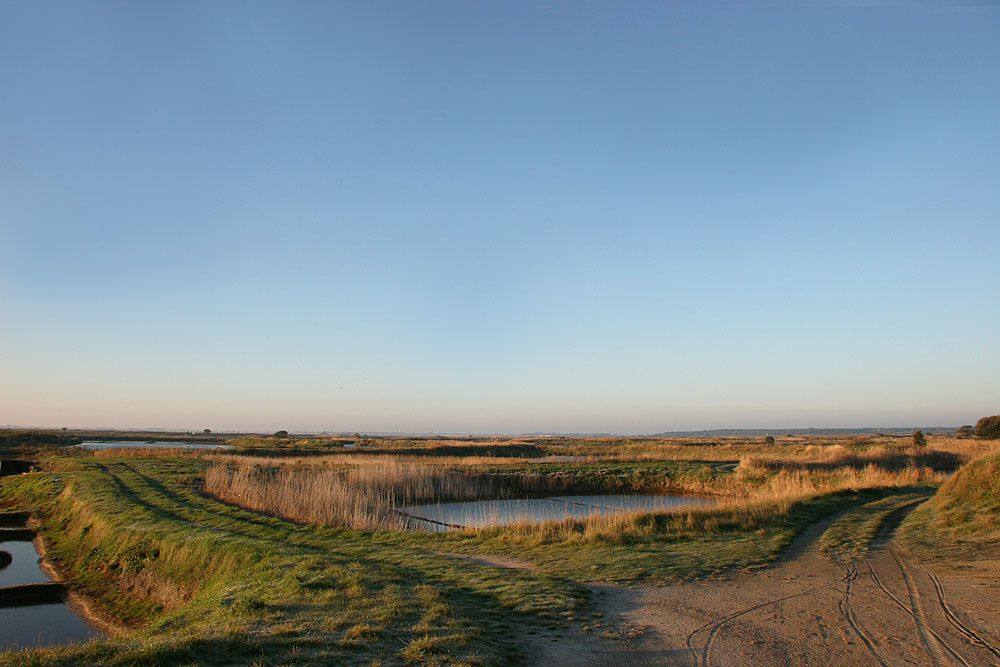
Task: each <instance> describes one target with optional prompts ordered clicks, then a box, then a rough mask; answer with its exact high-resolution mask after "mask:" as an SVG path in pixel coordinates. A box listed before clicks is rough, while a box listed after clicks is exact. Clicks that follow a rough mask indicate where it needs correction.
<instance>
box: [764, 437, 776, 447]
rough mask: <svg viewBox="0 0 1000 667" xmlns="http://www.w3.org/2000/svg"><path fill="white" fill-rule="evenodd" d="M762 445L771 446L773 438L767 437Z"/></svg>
mask: <svg viewBox="0 0 1000 667" xmlns="http://www.w3.org/2000/svg"><path fill="white" fill-rule="evenodd" d="M764 444H765V445H773V444H774V436H773V435H769V436H767V437H766V438H764Z"/></svg>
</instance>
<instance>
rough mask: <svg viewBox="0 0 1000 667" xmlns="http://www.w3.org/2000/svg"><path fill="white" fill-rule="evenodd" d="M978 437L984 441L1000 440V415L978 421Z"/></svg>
mask: <svg viewBox="0 0 1000 667" xmlns="http://www.w3.org/2000/svg"><path fill="white" fill-rule="evenodd" d="M976 437H977V438H982V439H984V440H1000V415H993V416H992V417H983V418H982V419H980V420H979V421H977V422H976Z"/></svg>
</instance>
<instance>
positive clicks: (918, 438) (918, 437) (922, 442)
mask: <svg viewBox="0 0 1000 667" xmlns="http://www.w3.org/2000/svg"><path fill="white" fill-rule="evenodd" d="M913 446H914V447H916V448H917V449H923V448H924V447H926V446H927V438H926V437H924V432H923V431H914V432H913Z"/></svg>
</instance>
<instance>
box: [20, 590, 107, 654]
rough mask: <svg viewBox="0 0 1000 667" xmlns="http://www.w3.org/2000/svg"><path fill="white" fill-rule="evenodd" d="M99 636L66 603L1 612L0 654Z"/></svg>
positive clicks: (70, 642) (39, 605)
mask: <svg viewBox="0 0 1000 667" xmlns="http://www.w3.org/2000/svg"><path fill="white" fill-rule="evenodd" d="M99 636H100V633H99V632H98V631H97V630H95V629H94V628H92V627H90V626H89V625H87V623H86V622H85V621H84V620H83V619H82V618H80V617H79V616H77V615H76V614H75V613H73V610H72V609H70V608H69V605H67V604H66V603H65V602H53V603H47V604H36V605H31V606H30V607H6V608H0V651H13V650H17V649H21V648H29V647H34V646H55V645H57V644H72V643H76V642H82V641H87V640H88V639H93V638H95V637H99Z"/></svg>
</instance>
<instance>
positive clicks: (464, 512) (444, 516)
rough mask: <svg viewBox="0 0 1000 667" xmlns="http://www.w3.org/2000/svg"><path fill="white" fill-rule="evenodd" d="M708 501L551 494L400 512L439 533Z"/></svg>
mask: <svg viewBox="0 0 1000 667" xmlns="http://www.w3.org/2000/svg"><path fill="white" fill-rule="evenodd" d="M708 502H710V501H709V500H707V499H705V498H697V497H692V496H645V495H638V494H630V495H594V496H554V497H550V498H518V499H508V500H474V501H469V502H460V503H436V504H432V505H413V506H411V507H407V508H405V509H404V510H403V512H404V513H405V514H406V515H407V516H409V517H410V522H409V523H410V527H412V528H418V529H423V530H432V531H439V532H440V531H444V530H448V529H449V528H483V527H486V526H506V525H509V524H513V523H542V522H545V521H561V520H563V519H570V518H572V519H586V518H587V517H591V516H604V515H609V514H617V513H620V512H635V511H649V512H652V511H657V510H666V509H674V508H677V507H697V506H701V505H705V504H707V503H708Z"/></svg>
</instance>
